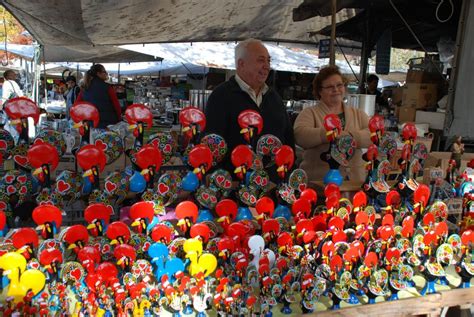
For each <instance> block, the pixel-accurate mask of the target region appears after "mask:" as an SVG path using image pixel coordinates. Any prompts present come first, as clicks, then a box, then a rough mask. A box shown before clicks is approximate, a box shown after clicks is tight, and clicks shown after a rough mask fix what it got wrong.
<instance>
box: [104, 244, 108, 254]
mask: <svg viewBox="0 0 474 317" xmlns="http://www.w3.org/2000/svg"><path fill="white" fill-rule="evenodd" d="M109 252H110V245H108V244H105V245H104V246H103V247H102V254H106V253H109Z"/></svg>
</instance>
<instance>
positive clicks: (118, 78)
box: [117, 63, 120, 84]
mask: <svg viewBox="0 0 474 317" xmlns="http://www.w3.org/2000/svg"><path fill="white" fill-rule="evenodd" d="M117 81H118V84H120V63H118V74H117Z"/></svg>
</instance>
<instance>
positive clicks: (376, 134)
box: [369, 115, 385, 145]
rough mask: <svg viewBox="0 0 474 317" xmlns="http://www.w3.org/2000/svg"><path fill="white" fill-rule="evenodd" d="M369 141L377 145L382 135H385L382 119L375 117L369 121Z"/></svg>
mask: <svg viewBox="0 0 474 317" xmlns="http://www.w3.org/2000/svg"><path fill="white" fill-rule="evenodd" d="M369 131H370V140H371V141H372V143H374V144H375V145H379V144H380V141H381V139H382V136H383V134H384V133H385V124H384V118H383V117H382V116H380V115H375V116H373V117H372V118H370V120H369Z"/></svg>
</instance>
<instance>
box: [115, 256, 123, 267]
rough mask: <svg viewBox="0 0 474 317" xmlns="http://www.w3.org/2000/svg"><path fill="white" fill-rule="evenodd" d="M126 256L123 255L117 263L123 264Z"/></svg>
mask: <svg viewBox="0 0 474 317" xmlns="http://www.w3.org/2000/svg"><path fill="white" fill-rule="evenodd" d="M124 258H125V257H124V256H123V257H121V258H120V259H119V260H118V261H117V265H122V263H123V261H124V260H125V259H124Z"/></svg>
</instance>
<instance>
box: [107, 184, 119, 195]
mask: <svg viewBox="0 0 474 317" xmlns="http://www.w3.org/2000/svg"><path fill="white" fill-rule="evenodd" d="M115 189H117V185H116V184H115V183H112V182H105V190H107V192H109V193H113V192H114V190H115Z"/></svg>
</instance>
